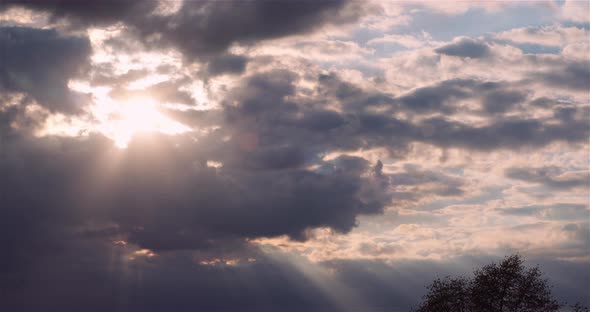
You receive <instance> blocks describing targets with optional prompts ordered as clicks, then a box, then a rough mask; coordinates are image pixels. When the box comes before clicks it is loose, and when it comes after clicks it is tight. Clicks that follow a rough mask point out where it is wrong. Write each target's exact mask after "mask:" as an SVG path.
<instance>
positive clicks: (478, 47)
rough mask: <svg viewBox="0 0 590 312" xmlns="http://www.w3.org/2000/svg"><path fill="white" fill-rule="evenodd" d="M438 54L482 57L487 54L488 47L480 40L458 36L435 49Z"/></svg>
mask: <svg viewBox="0 0 590 312" xmlns="http://www.w3.org/2000/svg"><path fill="white" fill-rule="evenodd" d="M435 51H436V52H437V53H439V54H445V55H450V56H458V57H469V58H483V57H486V56H488V55H489V53H490V48H489V47H488V46H487V45H486V44H485V43H484V42H482V41H480V40H476V39H471V38H468V37H458V38H455V39H453V42H452V43H450V44H447V45H444V46H442V47H440V48H437V49H435Z"/></svg>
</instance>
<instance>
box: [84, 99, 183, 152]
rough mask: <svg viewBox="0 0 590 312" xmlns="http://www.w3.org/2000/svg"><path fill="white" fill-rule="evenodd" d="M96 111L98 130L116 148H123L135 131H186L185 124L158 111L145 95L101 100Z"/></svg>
mask: <svg viewBox="0 0 590 312" xmlns="http://www.w3.org/2000/svg"><path fill="white" fill-rule="evenodd" d="M96 113H97V114H96V115H95V116H97V117H98V119H99V126H98V128H99V129H98V130H99V131H100V132H102V133H103V134H104V135H105V136H107V137H109V138H110V139H112V140H113V142H114V144H115V146H117V147H118V148H126V147H127V145H128V144H129V142H130V141H131V139H132V138H133V136H134V135H135V134H138V133H156V132H159V133H164V134H179V133H183V132H187V131H190V128H189V127H187V126H185V125H183V124H181V123H179V122H177V121H175V120H172V119H170V118H168V117H166V116H164V115H163V114H162V113H160V112H159V111H158V109H157V105H156V102H155V101H154V100H153V99H152V98H149V97H135V98H129V99H126V100H125V101H121V102H119V101H109V103H102V105H101V107H100V109H99V111H98V112H96Z"/></svg>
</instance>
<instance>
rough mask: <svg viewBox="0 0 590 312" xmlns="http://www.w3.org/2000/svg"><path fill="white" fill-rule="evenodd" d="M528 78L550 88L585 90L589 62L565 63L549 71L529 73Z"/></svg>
mask: <svg viewBox="0 0 590 312" xmlns="http://www.w3.org/2000/svg"><path fill="white" fill-rule="evenodd" d="M529 78H530V79H532V80H533V81H541V82H543V83H544V84H546V85H547V86H549V87H551V88H563V89H569V90H575V91H587V90H588V89H590V62H588V61H584V62H572V63H566V64H563V66H561V67H560V68H556V69H553V70H551V71H547V72H533V73H530V74H529Z"/></svg>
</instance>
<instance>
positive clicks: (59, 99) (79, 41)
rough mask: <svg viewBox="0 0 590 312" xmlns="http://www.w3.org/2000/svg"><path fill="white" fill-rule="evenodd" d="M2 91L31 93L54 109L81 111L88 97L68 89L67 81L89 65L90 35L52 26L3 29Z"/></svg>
mask: <svg viewBox="0 0 590 312" xmlns="http://www.w3.org/2000/svg"><path fill="white" fill-rule="evenodd" d="M0 46H2V56H1V57H0V73H1V76H0V90H1V89H3V90H5V91H17V92H24V93H27V94H30V95H31V96H33V97H34V98H35V100H36V101H37V103H38V104H40V105H42V106H44V107H46V108H48V109H49V110H51V111H58V112H64V113H72V112H79V111H80V109H81V107H82V106H83V105H84V104H85V103H86V99H85V98H84V97H83V96H82V95H80V94H77V93H75V92H72V91H70V90H69V89H68V86H67V84H68V80H69V79H71V78H73V77H75V76H76V75H78V74H80V73H81V70H82V68H83V67H84V66H85V65H87V58H88V57H89V54H90V43H89V41H88V39H87V38H82V37H68V36H63V35H60V34H59V33H58V32H57V31H55V30H52V29H36V28H24V27H2V28H0Z"/></svg>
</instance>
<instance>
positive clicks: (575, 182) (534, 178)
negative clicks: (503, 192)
mask: <svg viewBox="0 0 590 312" xmlns="http://www.w3.org/2000/svg"><path fill="white" fill-rule="evenodd" d="M504 174H505V175H506V176H507V177H509V178H511V179H515V180H520V181H525V182H530V183H536V184H541V185H543V186H546V187H549V188H552V189H556V190H568V189H572V188H578V187H587V186H588V185H590V174H589V173H588V171H583V172H574V173H569V174H564V172H563V170H561V169H560V168H558V167H511V168H507V169H506V170H505V172H504Z"/></svg>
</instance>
